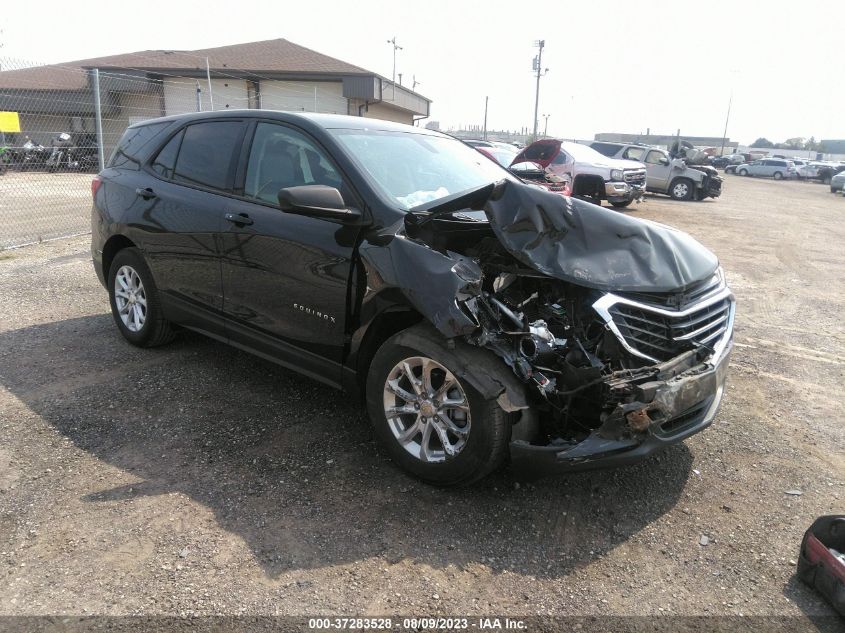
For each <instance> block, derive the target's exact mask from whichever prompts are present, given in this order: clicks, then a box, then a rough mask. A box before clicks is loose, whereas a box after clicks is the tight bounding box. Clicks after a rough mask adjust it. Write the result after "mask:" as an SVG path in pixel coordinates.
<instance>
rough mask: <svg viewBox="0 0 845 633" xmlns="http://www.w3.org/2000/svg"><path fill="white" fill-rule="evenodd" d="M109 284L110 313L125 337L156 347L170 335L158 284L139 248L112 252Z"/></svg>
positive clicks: (168, 340)
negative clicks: (114, 253) (113, 254)
mask: <svg viewBox="0 0 845 633" xmlns="http://www.w3.org/2000/svg"><path fill="white" fill-rule="evenodd" d="M108 288H109V303H110V304H111V313H112V317H114V322H115V323H116V324H117V328H118V329H119V330H120V333H121V334H122V335H123V337H124V338H125V339H126V340H127V341H129V342H130V343H132V344H133V345H137V346H138V347H156V346H158V345H164V344H165V343H168V342H170V341H171V340H172V339H173V330H172V329H171V327H170V323H169V322H168V321H167V320H166V319H165V318H164V314H163V312H162V308H161V301H160V299H159V295H158V288H156V285H155V281H154V280H153V276H152V273H151V272H150V269H149V267H148V266H147V262H145V261H144V258H143V256H142V255H141V251H139V250H138V249H137V248H125V249H123V250H122V251H119V252H118V253H117V255H115V257H114V260H112V263H111V268H110V269H109V277H108Z"/></svg>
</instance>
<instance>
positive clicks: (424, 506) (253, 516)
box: [0, 314, 692, 577]
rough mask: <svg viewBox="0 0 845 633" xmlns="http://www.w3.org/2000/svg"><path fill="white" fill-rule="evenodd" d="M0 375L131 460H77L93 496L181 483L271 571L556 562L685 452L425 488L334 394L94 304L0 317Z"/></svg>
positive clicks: (686, 460)
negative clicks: (133, 324)
mask: <svg viewBox="0 0 845 633" xmlns="http://www.w3.org/2000/svg"><path fill="white" fill-rule="evenodd" d="M0 384H2V385H3V386H4V387H5V388H7V389H8V390H9V391H10V392H11V393H12V394H13V395H14V396H16V397H17V398H18V399H19V400H21V401H22V402H23V403H24V404H25V405H26V406H28V407H29V408H30V409H31V410H33V411H34V412H36V413H37V414H38V415H40V416H41V417H42V418H43V419H44V420H45V421H46V422H47V423H48V424H50V425H51V426H52V427H54V428H55V429H56V430H57V431H58V432H59V433H60V434H62V435H63V436H65V437H67V438H68V439H69V440H71V441H72V442H73V443H74V444H75V445H76V446H77V447H79V448H80V449H82V450H84V451H87V452H88V453H89V454H91V455H92V456H94V457H95V458H97V459H98V460H102V461H103V462H105V463H108V464H110V465H113V466H115V467H117V468H120V469H122V470H123V471H125V472H126V473H129V474H131V476H128V477H127V478H128V479H132V480H134V481H135V482H136V483H131V484H125V485H117V486H114V485H111V484H110V483H109V481H108V480H102V481H101V480H98V479H97V478H96V477H94V476H93V475H92V476H91V479H90V486H89V487H88V490H89V491H90V490H94V492H91V493H89V494H86V495H85V496H83V500H84V502H85V503H90V504H91V512H92V513H93V514H96V513H97V512H98V511H99V509H98V508H102V507H103V504H106V505H109V507H110V508H112V510H111V511H112V514H111V515H109V514H105V516H111V517H112V520H113V517H114V512H117V513H121V512H125V511H126V510H125V509H124V510H121V507H122V504H132V503H133V502H134V501H135V500H137V499H139V498H141V497H149V496H158V495H163V494H166V493H171V492H179V493H183V494H185V495H187V496H189V497H190V498H191V499H193V500H195V501H196V502H198V503H201V504H203V505H204V506H206V507H207V508H209V509H210V510H211V511H212V512H213V514H214V517H215V519H216V521H217V522H218V523H219V525H220V527H222V528H223V529H225V530H227V531H229V532H232V533H234V534H236V535H238V536H239V537H241V538H242V539H243V540H244V542H245V543H246V544H247V545H248V546H249V547H250V548H251V550H252V552H253V553H254V556H255V559H256V561H258V562H259V563H260V564H261V566H262V567H263V569H264V571H265V573H266V574H267V575H268V576H270V577H276V576H278V575H279V574H280V573H282V572H284V571H286V570H290V569H305V568H315V567H323V566H329V565H337V564H346V563H352V562H355V561H359V560H363V559H365V558H369V557H383V558H385V559H387V560H389V561H394V562H396V561H399V560H402V559H405V558H410V559H413V560H415V561H416V562H421V563H427V564H429V565H431V566H433V567H443V566H446V565H448V564H450V563H451V564H455V565H458V566H466V565H470V564H472V563H476V562H481V563H484V564H486V565H489V566H491V567H492V568H493V569H494V570H498V571H502V570H509V571H518V572H521V573H529V574H533V575H537V576H545V577H549V576H553V577H556V576H561V575H565V574H567V573H569V572H570V571H571V570H572V569H573V568H574V567H577V566H580V565H583V564H585V563H587V562H589V561H590V560H592V559H593V558H595V557H596V556H598V555H600V554H601V553H602V552H605V551H607V550H609V549H611V548H614V547H616V546H618V545H619V544H621V543H624V542H625V541H626V540H627V539H628V538H629V537H630V536H631V535H633V534H635V533H636V532H638V531H639V530H642V529H643V528H644V527H645V526H647V525H648V524H649V523H650V522H652V521H654V520H655V519H657V518H658V517H660V516H661V515H662V514H664V513H665V512H666V511H668V510H669V509H670V508H671V507H672V506H673V505H674V504H675V503H676V502H677V500H678V498H679V496H680V495H681V492H682V490H683V488H684V485H685V482H686V479H687V476H688V473H689V471H690V467H691V462H692V456H691V454H690V452H689V450H688V449H687V448H686V446H684V445H678V446H675V447H671V448H669V449H668V450H666V451H665V452H663V453H662V454H660V455H659V456H655V457H652V458H651V459H649V460H648V461H646V462H644V463H642V464H640V465H637V466H634V467H631V468H626V469H621V470H617V471H597V472H593V473H583V474H577V475H570V476H566V477H559V478H553V479H548V480H542V481H540V482H536V483H535V484H533V485H530V486H525V485H523V486H517V485H516V484H515V482H514V481H513V479H512V477H511V474H510V473H509V472H508V471H503V472H500V473H497V474H495V475H493V476H491V477H490V478H488V479H487V480H485V481H483V482H481V483H480V484H477V485H476V486H474V487H471V488H466V489H460V490H439V489H435V488H431V487H429V486H426V485H424V484H420V483H418V482H416V481H414V480H412V479H410V478H408V477H406V476H405V475H403V474H402V473H401V472H400V471H399V470H397V469H396V468H395V467H394V466H393V465H392V464H391V463H390V462H389V461H388V460H387V459H386V458H385V457H383V455H382V454H381V453H380V452H379V451H378V450H377V448H376V446H375V445H374V443H373V439H372V436H371V432H370V429H369V427H368V424H367V423H366V420H365V418H364V416H363V413H362V410H361V407H360V405H358V404H356V403H354V402H352V401H350V400H349V399H348V397H346V396H344V395H343V394H341V393H339V392H335V391H333V390H331V389H328V388H326V387H324V386H322V385H319V384H316V383H313V382H311V381H308V380H306V379H304V378H300V377H299V376H297V375H296V374H295V373H293V372H290V371H287V370H284V369H281V368H279V367H276V366H274V365H272V364H270V363H267V362H264V361H261V360H258V359H256V358H254V357H252V356H250V355H248V354H245V353H242V352H239V351H237V350H234V349H231V348H228V347H227V346H225V345H222V344H218V343H215V342H212V341H209V340H206V339H205V338H203V337H200V336H197V335H188V334H186V335H183V336H182V337H181V338H180V339H179V340H177V341H176V342H175V343H174V344H172V345H170V346H168V347H166V348H162V349H158V350H139V349H136V348H133V347H131V346H130V345H128V344H126V343H125V342H124V341H123V339H121V338H120V337H119V335H118V333H117V331H116V329H115V328H114V325H113V323H112V322H111V317H110V315H105V314H104V315H97V316H91V317H85V318H80V319H72V320H65V321H59V322H55V323H49V324H44V325H37V326H33V327H29V328H24V329H20V330H15V331H11V332H5V333H2V334H0ZM33 441H34V442H37V441H38V440H37V439H36V440H33ZM33 450H35V449H33ZM44 450H48V449H44ZM127 478H124V479H123V480H122V481H124V482H125V481H126V479H127ZM70 494H73V492H72V491H71V493H70ZM161 503H165V504H166V503H169V501H168V500H162V501H161ZM115 507H116V508H117V510H114V508H115ZM101 514H103V513H101Z"/></svg>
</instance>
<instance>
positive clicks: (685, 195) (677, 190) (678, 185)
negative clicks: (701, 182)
mask: <svg viewBox="0 0 845 633" xmlns="http://www.w3.org/2000/svg"><path fill="white" fill-rule="evenodd" d="M669 195H670V196H671V197H672V199H673V200H692V198H693V196H694V195H695V185H694V184H693V182H692V181H691V180H688V179H686V178H678V179H677V180H676V181H675V182H673V183H672V186H671V187H670V188H669Z"/></svg>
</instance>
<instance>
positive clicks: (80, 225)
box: [0, 171, 94, 249]
mask: <svg viewBox="0 0 845 633" xmlns="http://www.w3.org/2000/svg"><path fill="white" fill-rule="evenodd" d="M93 177H94V174H79V173H61V172H59V173H55V174H51V173H47V172H39V171H27V172H17V171H10V172H6V173H5V174H4V175H2V176H0V218H3V228H2V230H0V249H2V248H9V247H12V246H20V245H21V244H31V243H33V242H40V241H42V240H48V239H53V238H56V237H59V236H62V235H73V234H78V233H84V232H85V231H90V230H91V207H90V202H89V201H90V200H91V179H92V178H93Z"/></svg>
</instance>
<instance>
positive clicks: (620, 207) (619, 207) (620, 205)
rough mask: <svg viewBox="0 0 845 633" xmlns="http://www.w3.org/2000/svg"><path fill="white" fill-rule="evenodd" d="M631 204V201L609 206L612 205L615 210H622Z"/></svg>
mask: <svg viewBox="0 0 845 633" xmlns="http://www.w3.org/2000/svg"><path fill="white" fill-rule="evenodd" d="M631 202H633V201H632V200H625V201H623V202H611V203H610V204H612V205H613V206H614V207H616V208H617V209H624V208H625V207H627V206H630V204H631Z"/></svg>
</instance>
